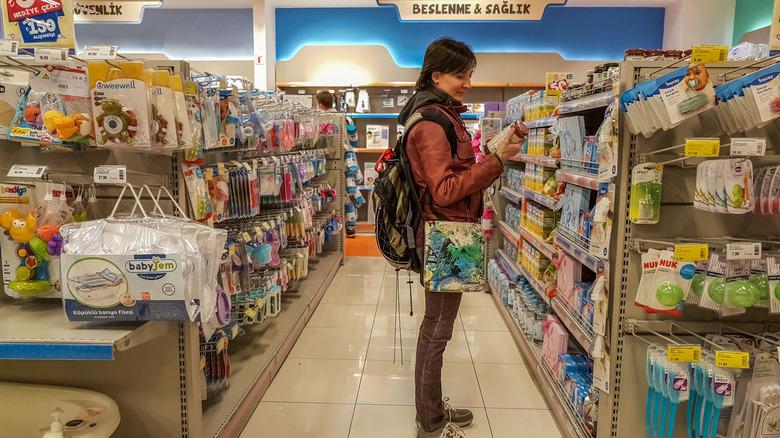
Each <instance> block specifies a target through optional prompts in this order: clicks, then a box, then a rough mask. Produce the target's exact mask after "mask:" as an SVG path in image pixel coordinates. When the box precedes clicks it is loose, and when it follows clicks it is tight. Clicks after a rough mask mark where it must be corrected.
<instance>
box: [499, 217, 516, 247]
mask: <svg viewBox="0 0 780 438" xmlns="http://www.w3.org/2000/svg"><path fill="white" fill-rule="evenodd" d="M498 228H499V229H500V230H501V233H502V234H503V235H504V237H506V238H507V239H509V241H510V242H512V244H514V245H515V246H517V245H519V241H520V234H519V233H518V232H517V231H515V230H513V229H512V227H511V226H510V225H509V224H508V223H506V222H504V221H498Z"/></svg>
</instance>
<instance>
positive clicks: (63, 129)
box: [8, 66, 94, 149]
mask: <svg viewBox="0 0 780 438" xmlns="http://www.w3.org/2000/svg"><path fill="white" fill-rule="evenodd" d="M93 136H94V134H93V130H92V111H91V102H90V98H89V88H88V86H87V72H86V70H84V69H83V68H82V67H74V68H65V67H52V66H49V67H47V68H46V69H44V70H42V71H41V72H40V73H39V74H38V75H36V76H35V77H33V78H31V79H30V85H29V87H27V90H26V92H25V93H24V94H23V95H22V96H21V98H20V99H19V104H18V107H17V111H16V116H15V117H14V121H13V125H12V127H11V132H10V133H9V135H8V137H9V138H10V139H13V140H19V141H33V142H41V143H51V144H54V145H63V144H64V143H80V144H81V145H82V148H80V149H83V148H84V147H86V145H88V144H90V143H93V144H94V141H93Z"/></svg>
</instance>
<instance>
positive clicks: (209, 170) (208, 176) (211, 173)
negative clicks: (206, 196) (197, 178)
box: [203, 167, 214, 181]
mask: <svg viewBox="0 0 780 438" xmlns="http://www.w3.org/2000/svg"><path fill="white" fill-rule="evenodd" d="M203 176H204V178H206V181H211V180H212V179H214V168H213V167H207V168H206V170H205V171H204V172H203Z"/></svg>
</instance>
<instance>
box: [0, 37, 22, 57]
mask: <svg viewBox="0 0 780 438" xmlns="http://www.w3.org/2000/svg"><path fill="white" fill-rule="evenodd" d="M0 56H19V40H0Z"/></svg>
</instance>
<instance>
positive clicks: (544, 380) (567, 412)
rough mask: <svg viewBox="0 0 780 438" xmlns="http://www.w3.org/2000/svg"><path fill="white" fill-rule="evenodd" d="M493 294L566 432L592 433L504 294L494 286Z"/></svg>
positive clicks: (569, 436)
mask: <svg viewBox="0 0 780 438" xmlns="http://www.w3.org/2000/svg"><path fill="white" fill-rule="evenodd" d="M491 295H492V296H493V300H494V301H495V303H496V306H498V308H499V309H500V312H499V313H501V315H502V316H503V318H504V322H505V323H506V325H507V327H509V332H510V333H511V335H512V338H514V340H515V344H516V345H517V348H518V349H519V350H520V353H521V354H522V355H523V359H524V361H525V364H526V365H527V367H528V371H529V372H530V374H531V378H532V379H533V380H534V382H536V384H537V386H538V387H539V389H540V391H541V393H542V395H544V399H545V401H546V402H547V406H548V407H549V408H550V412H551V413H552V415H553V418H555V421H556V423H557V424H558V426H559V428H560V430H561V433H562V435H563V436H564V437H566V438H589V437H590V434H589V433H588V432H587V428H586V426H585V425H584V424H583V423H582V421H581V420H579V418H578V416H577V415H576V414H575V409H574V407H573V406H571V404H570V403H569V402H568V400H566V397H565V395H564V391H563V388H562V387H561V385H560V384H559V383H558V382H557V381H556V380H555V378H554V377H553V376H552V373H551V372H550V371H549V370H548V369H547V367H546V366H545V365H544V363H543V362H542V360H541V357H542V349H541V348H540V347H538V346H536V345H534V344H532V343H531V342H529V341H528V339H526V337H525V335H523V333H522V331H521V330H520V328H519V327H518V325H517V321H515V319H514V318H513V317H512V315H511V314H510V313H509V311H508V310H507V309H506V308H505V307H504V304H503V303H502V302H501V298H500V297H499V295H498V293H496V291H495V290H493V289H492V287H491Z"/></svg>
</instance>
